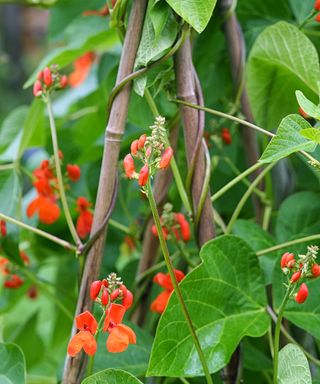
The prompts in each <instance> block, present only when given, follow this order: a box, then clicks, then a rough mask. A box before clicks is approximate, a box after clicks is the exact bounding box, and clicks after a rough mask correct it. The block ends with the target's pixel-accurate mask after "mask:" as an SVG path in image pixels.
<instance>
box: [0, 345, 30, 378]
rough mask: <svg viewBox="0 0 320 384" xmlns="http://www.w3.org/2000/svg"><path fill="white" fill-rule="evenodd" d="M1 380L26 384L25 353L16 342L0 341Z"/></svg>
mask: <svg viewBox="0 0 320 384" xmlns="http://www.w3.org/2000/svg"><path fill="white" fill-rule="evenodd" d="M0 361H1V364H0V382H1V383H6V384H17V383H19V384H24V383H25V382H26V368H25V360H24V355H23V352H22V350H21V349H20V347H18V346H17V345H16V344H3V343H0Z"/></svg>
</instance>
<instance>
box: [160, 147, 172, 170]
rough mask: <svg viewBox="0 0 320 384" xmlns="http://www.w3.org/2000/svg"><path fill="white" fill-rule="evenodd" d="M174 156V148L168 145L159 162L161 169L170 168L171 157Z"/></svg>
mask: <svg viewBox="0 0 320 384" xmlns="http://www.w3.org/2000/svg"><path fill="white" fill-rule="evenodd" d="M172 156H173V149H172V148H171V147H168V148H167V149H166V150H165V151H164V152H163V154H162V156H161V160H160V163H159V168H160V169H166V168H168V166H169V164H170V161H171V158H172Z"/></svg>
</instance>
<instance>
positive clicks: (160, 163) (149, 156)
mask: <svg viewBox="0 0 320 384" xmlns="http://www.w3.org/2000/svg"><path fill="white" fill-rule="evenodd" d="M164 125H165V118H164V117H161V116H158V117H157V118H156V120H155V123H154V125H152V126H151V127H150V128H151V129H152V133H151V135H150V136H147V135H146V134H143V135H141V136H140V138H139V139H137V140H134V141H133V142H132V143H131V154H130V153H129V154H127V155H126V156H125V158H124V160H123V167H124V170H125V173H126V176H127V177H128V178H129V179H137V180H138V183H139V185H140V187H142V191H143V192H145V193H146V189H145V188H144V187H145V186H146V184H147V182H148V180H149V178H150V177H152V176H153V175H154V174H155V173H156V171H157V170H158V169H166V168H167V167H168V166H169V164H170V161H171V158H172V156H173V150H172V148H171V147H170V146H167V133H166V129H165V127H164ZM134 159H137V160H139V161H140V162H141V163H142V167H141V168H140V171H139V172H136V169H135V163H134Z"/></svg>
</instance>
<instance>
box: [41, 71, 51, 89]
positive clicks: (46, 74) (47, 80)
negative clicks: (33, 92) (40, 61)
mask: <svg viewBox="0 0 320 384" xmlns="http://www.w3.org/2000/svg"><path fill="white" fill-rule="evenodd" d="M43 82H44V83H45V85H46V86H47V87H51V85H52V83H53V81H52V74H51V71H50V69H49V68H48V67H46V68H45V69H44V70H43Z"/></svg>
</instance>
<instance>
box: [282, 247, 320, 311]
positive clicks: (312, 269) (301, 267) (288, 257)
mask: <svg viewBox="0 0 320 384" xmlns="http://www.w3.org/2000/svg"><path fill="white" fill-rule="evenodd" d="M307 249H308V251H307V253H306V255H298V258H297V260H296V259H295V256H294V254H293V253H290V252H286V253H284V254H283V255H282V257H281V261H280V265H281V268H282V271H283V273H284V274H286V275H288V276H289V274H290V276H289V277H290V279H289V284H290V285H292V284H294V286H293V287H294V289H293V291H292V295H293V297H294V299H295V301H296V302H297V303H298V304H302V303H304V302H305V301H306V299H307V297H308V294H309V292H308V287H307V285H306V284H305V283H302V284H301V285H300V287H299V289H298V291H297V292H295V290H296V289H295V288H296V284H298V282H299V283H300V282H301V281H302V279H304V278H305V279H310V278H315V277H318V276H320V265H319V264H317V263H316V258H317V254H318V250H319V248H318V247H317V246H310V247H308V248H307Z"/></svg>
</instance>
